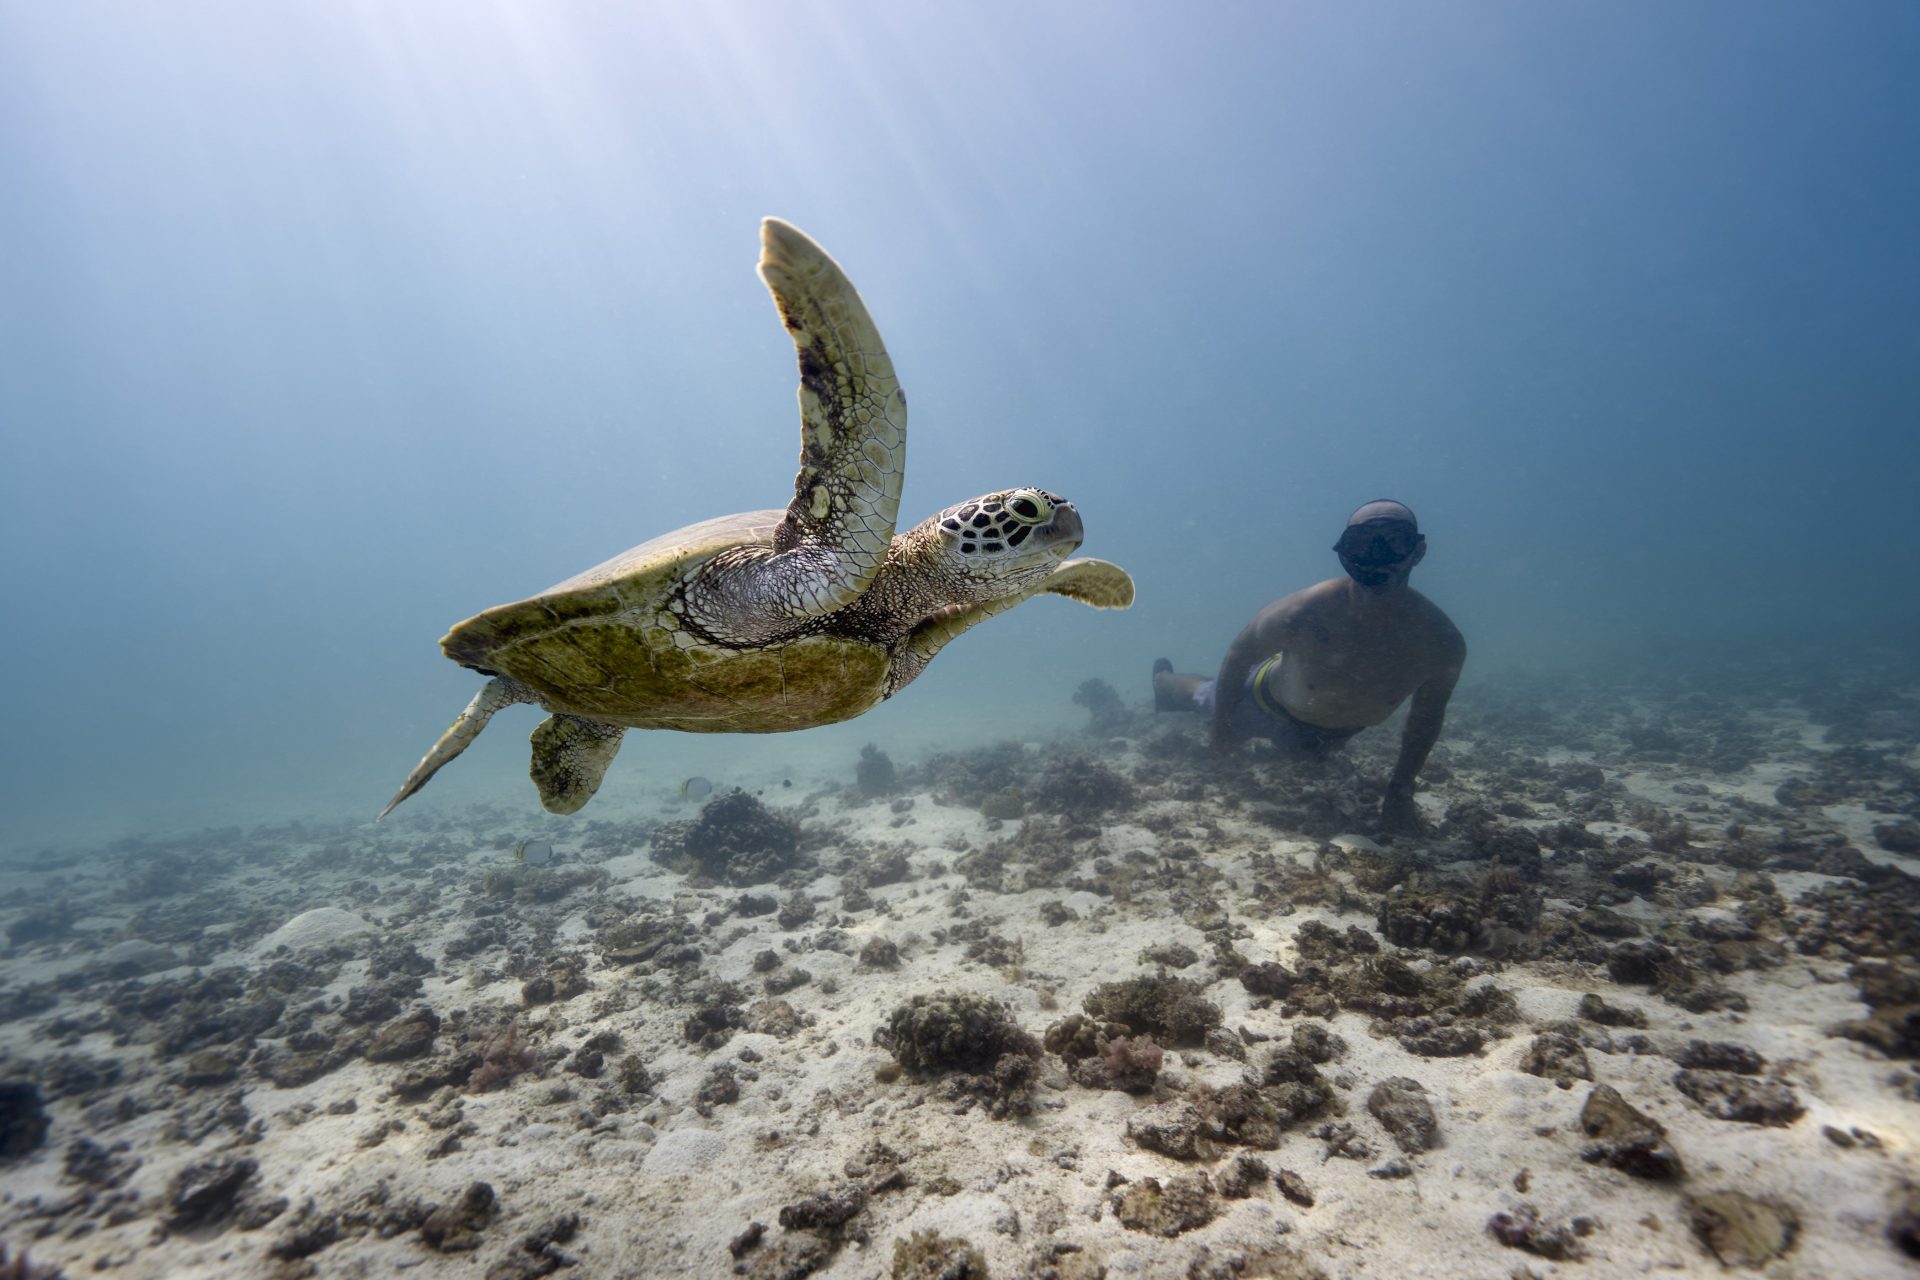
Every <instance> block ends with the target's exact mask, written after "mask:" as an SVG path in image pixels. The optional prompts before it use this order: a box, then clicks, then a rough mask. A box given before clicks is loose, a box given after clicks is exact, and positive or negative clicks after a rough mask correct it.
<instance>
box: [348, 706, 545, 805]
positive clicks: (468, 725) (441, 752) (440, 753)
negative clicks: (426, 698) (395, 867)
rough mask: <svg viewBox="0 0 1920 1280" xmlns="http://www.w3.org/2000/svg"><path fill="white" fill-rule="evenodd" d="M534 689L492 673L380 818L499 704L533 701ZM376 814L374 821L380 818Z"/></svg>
mask: <svg viewBox="0 0 1920 1280" xmlns="http://www.w3.org/2000/svg"><path fill="white" fill-rule="evenodd" d="M535 701H538V699H536V698H535V696H534V694H533V691H532V690H531V689H528V688H527V687H526V686H525V685H521V684H516V683H514V682H513V681H511V680H509V679H507V678H506V677H505V676H495V677H494V678H493V679H491V680H489V681H487V683H486V684H485V685H483V686H481V689H480V692H479V693H476V694H474V695H473V701H472V702H469V703H468V704H467V709H466V710H465V711H462V712H461V713H460V718H459V719H458V720H455V721H454V722H453V724H452V725H451V726H450V727H449V728H448V729H447V731H446V732H445V733H443V734H441V735H440V741H438V742H436V743H434V744H433V750H431V751H429V752H427V754H426V755H425V756H424V757H423V758H422V759H421V761H420V763H419V764H417V765H415V766H413V772H412V773H410V774H408V775H407V780H406V781H405V782H403V783H401V784H400V790H399V791H398V792H396V793H395V794H394V797H393V799H391V800H389V801H387V807H386V808H384V809H382V810H381V811H380V818H384V817H386V816H387V815H388V814H390V813H392V812H393V811H394V810H395V809H396V808H398V807H399V805H400V802H401V801H402V800H405V799H406V798H407V797H408V796H410V795H412V794H413V793H414V792H416V791H418V790H419V789H420V788H422V787H424V786H426V785H427V779H429V778H431V777H433V775H434V774H436V773H438V772H440V766H441V765H444V764H446V763H447V762H448V761H449V760H451V759H453V758H454V757H455V756H457V755H459V754H460V753H461V752H462V751H465V750H466V749H467V748H468V747H470V746H472V745H473V740H474V739H475V738H477V737H479V736H480V731H481V730H482V729H484V728H486V727H487V721H489V720H491V719H493V713H494V712H496V711H498V710H499V709H500V708H502V707H510V706H512V705H513V704H514V703H516V702H535ZM380 818H375V819H374V821H375V822H378V821H380Z"/></svg>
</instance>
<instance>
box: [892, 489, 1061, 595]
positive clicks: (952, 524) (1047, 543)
mask: <svg viewBox="0 0 1920 1280" xmlns="http://www.w3.org/2000/svg"><path fill="white" fill-rule="evenodd" d="M923 527H924V528H925V529H926V530H927V533H928V537H929V541H930V542H933V540H935V539H937V543H936V544H935V545H936V546H937V552H936V556H937V558H938V560H939V561H940V567H941V569H942V570H943V571H944V575H945V576H948V577H950V578H952V579H955V580H957V585H959V587H960V589H961V590H962V591H963V592H965V593H966V594H968V595H970V596H971V597H972V598H973V599H975V600H991V599H994V598H996V597H999V596H1003V595H1008V594H1010V593H1012V592H1014V591H1019V590H1024V589H1025V588H1027V587H1029V586H1031V585H1032V584H1033V583H1034V582H1035V581H1036V580H1038V579H1039V578H1041V577H1042V576H1044V575H1046V574H1047V573H1050V572H1051V571H1052V570H1053V567H1054V566H1055V565H1057V564H1059V563H1060V562H1061V561H1062V560H1065V559H1066V558H1067V557H1068V556H1070V555H1072V554H1073V553H1074V551H1075V550H1077V549H1078V548H1079V546H1080V542H1081V540H1082V539H1083V538H1084V537H1085V536H1086V531H1085V529H1084V528H1083V527H1082V526H1081V524H1080V513H1079V512H1078V511H1075V510H1074V509H1073V504H1072V503H1071V502H1068V501H1067V500H1066V499H1065V498H1063V497H1061V496H1060V495H1059V494H1057V493H1048V492H1047V491H1046V490H1045V489H1002V490H1000V491H999V492H998V493H986V494H982V495H980V496H979V497H978V498H974V499H972V500H971V501H968V502H962V503H960V504H959V505H958V506H953V507H948V508H947V509H946V510H945V511H942V512H941V513H940V514H939V515H937V516H934V517H933V518H932V519H930V520H928V521H927V522H926V524H925V526H923Z"/></svg>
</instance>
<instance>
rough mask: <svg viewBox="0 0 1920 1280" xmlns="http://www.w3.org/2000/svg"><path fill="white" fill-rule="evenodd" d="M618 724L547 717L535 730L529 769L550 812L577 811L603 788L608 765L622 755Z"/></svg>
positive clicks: (563, 717)
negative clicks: (531, 764) (602, 784)
mask: <svg viewBox="0 0 1920 1280" xmlns="http://www.w3.org/2000/svg"><path fill="white" fill-rule="evenodd" d="M625 732H626V730H625V729H622V728H621V727H620V726H619V725H617V724H603V723H602V722H600V721H598V720H588V719H585V718H584V717H581V716H548V717H547V718H546V719H545V720H542V721H541V722H540V724H539V727H537V728H536V729H534V731H533V766H532V767H531V768H530V769H528V770H527V774H528V776H529V777H531V778H532V779H533V784H534V785H535V786H536V787H539V788H540V803H541V804H543V805H545V806H546V807H547V812H548V813H578V812H580V810H581V809H582V808H584V807H585V806H586V803H587V801H589V800H591V799H593V793H594V792H596V791H598V790H599V789H600V780H601V779H602V778H604V777H606V776H607V766H608V765H610V764H612V763H613V758H614V757H615V756H616V755H618V754H620V735H621V734H623V733H625Z"/></svg>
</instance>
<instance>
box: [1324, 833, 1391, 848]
mask: <svg viewBox="0 0 1920 1280" xmlns="http://www.w3.org/2000/svg"><path fill="white" fill-rule="evenodd" d="M1327 843H1328V844H1330V845H1332V846H1333V847H1334V848H1336V849H1341V850H1344V851H1346V852H1347V853H1379V852H1380V846H1379V845H1378V844H1377V843H1376V842H1374V841H1372V840H1369V839H1368V838H1367V837H1365V836H1358V835H1354V834H1352V833H1350V832H1349V833H1346V834H1343V835H1337V836H1335V837H1334V838H1333V839H1331V840H1329V841H1327Z"/></svg>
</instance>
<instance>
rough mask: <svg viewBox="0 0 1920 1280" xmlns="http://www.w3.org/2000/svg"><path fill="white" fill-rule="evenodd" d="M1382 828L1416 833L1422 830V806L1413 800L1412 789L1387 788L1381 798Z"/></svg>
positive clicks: (1383, 829)
mask: <svg viewBox="0 0 1920 1280" xmlns="http://www.w3.org/2000/svg"><path fill="white" fill-rule="evenodd" d="M1380 829H1381V830H1382V831H1393V832H1398V833H1400V834H1402V835H1415V834H1417V833H1418V832H1419V830H1420V806H1419V805H1416V804H1415V803H1414V802H1413V792H1412V791H1401V790H1398V789H1396V788H1393V787H1389V788H1387V794H1386V795H1385V796H1383V797H1381V799H1380Z"/></svg>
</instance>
